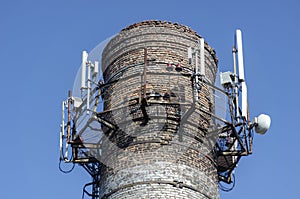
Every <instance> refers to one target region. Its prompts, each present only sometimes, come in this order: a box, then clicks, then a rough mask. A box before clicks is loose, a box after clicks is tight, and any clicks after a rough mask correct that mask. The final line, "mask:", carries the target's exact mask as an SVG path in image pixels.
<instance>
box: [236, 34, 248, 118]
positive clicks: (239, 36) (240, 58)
mask: <svg viewBox="0 0 300 199" xmlns="http://www.w3.org/2000/svg"><path fill="white" fill-rule="evenodd" d="M236 44H237V56H238V69H239V82H241V89H242V117H244V118H246V119H247V116H248V99H247V85H246V83H245V74H244V58H243V43H242V31H241V30H239V29H237V30H236Z"/></svg>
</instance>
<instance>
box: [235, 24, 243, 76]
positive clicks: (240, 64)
mask: <svg viewBox="0 0 300 199" xmlns="http://www.w3.org/2000/svg"><path fill="white" fill-rule="evenodd" d="M236 44H237V54H238V67H239V80H240V81H244V80H245V75H244V58H243V44H242V31H241V30H239V29H237V30H236Z"/></svg>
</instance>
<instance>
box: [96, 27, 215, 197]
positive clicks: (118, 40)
mask: <svg viewBox="0 0 300 199" xmlns="http://www.w3.org/2000/svg"><path fill="white" fill-rule="evenodd" d="M199 38H200V36H198V35H197V34H196V33H195V32H194V31H193V30H191V29H190V28H188V27H186V26H182V25H179V24H176V23H169V22H161V21H145V22H140V23H137V24H133V25H131V26H129V27H127V28H125V29H123V30H122V31H121V32H120V33H119V34H118V35H117V36H115V37H114V38H113V39H112V40H111V41H110V42H109V43H108V45H107V46H106V48H105V49H104V51H103V54H102V57H103V59H102V70H103V71H104V79H105V81H106V82H113V83H112V84H111V86H110V87H109V88H108V89H107V91H106V93H105V95H104V96H103V97H104V98H105V104H104V109H105V110H111V111H108V112H107V113H106V114H104V115H103V118H105V119H106V120H107V121H110V122H112V123H113V124H114V125H115V126H116V127H117V128H116V129H111V128H108V127H105V126H103V130H104V134H105V135H106V136H105V138H104V139H103V141H102V145H101V160H102V162H103V163H104V164H105V165H106V166H103V167H102V168H101V181H100V186H101V195H100V198H137V199H140V198H195V199H196V198H197V199H198V198H219V193H218V180H217V172H216V167H215V159H214V154H213V152H212V151H211V148H210V147H209V138H207V136H206V132H207V130H208V128H209V127H210V126H211V125H212V118H211V117H210V116H209V114H205V113H204V112H203V111H201V110H206V111H208V112H209V111H213V103H214V102H213V97H212V95H211V92H210V90H209V88H208V87H207V86H205V85H203V86H202V88H201V90H199V92H198V95H199V101H198V102H195V103H194V99H195V97H194V96H195V88H194V87H193V81H191V74H192V73H193V70H194V67H195V63H192V64H189V63H188V57H187V49H188V47H196V46H197V43H198V39H199ZM145 48H146V49H147V51H146V55H147V56H146V59H147V62H146V64H147V66H146V75H144V58H145ZM199 59H200V57H199ZM199 59H198V60H199ZM217 62H218V60H217V58H216V55H215V51H214V50H213V49H212V48H211V47H210V46H209V45H208V44H207V43H205V76H206V77H207V79H208V80H209V81H210V82H211V83H214V80H215V75H216V71H217ZM199 63H200V62H199ZM169 64H171V65H172V67H173V70H167V67H168V65H169ZM178 64H179V66H181V67H182V70H178V71H176V70H175V69H174V68H175V66H176V65H178ZM144 82H146V85H144ZM144 89H145V90H144ZM143 98H145V99H147V100H146V104H145V103H144V102H145V101H143ZM200 109H201V110H200Z"/></svg>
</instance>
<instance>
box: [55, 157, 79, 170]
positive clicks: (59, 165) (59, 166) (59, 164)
mask: <svg viewBox="0 0 300 199" xmlns="http://www.w3.org/2000/svg"><path fill="white" fill-rule="evenodd" d="M61 162H62V161H61V159H59V163H58V168H59V170H60V171H61V172H63V173H70V172H71V171H73V169H74V167H75V163H74V162H72V163H73V166H72V168H71V169H69V170H63V169H62V168H61Z"/></svg>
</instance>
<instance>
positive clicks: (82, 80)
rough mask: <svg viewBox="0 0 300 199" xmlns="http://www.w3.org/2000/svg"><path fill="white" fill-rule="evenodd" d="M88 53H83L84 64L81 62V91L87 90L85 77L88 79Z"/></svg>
mask: <svg viewBox="0 0 300 199" xmlns="http://www.w3.org/2000/svg"><path fill="white" fill-rule="evenodd" d="M87 58H88V53H87V52H86V51H82V62H81V89H84V88H86V85H85V77H86V63H87Z"/></svg>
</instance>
